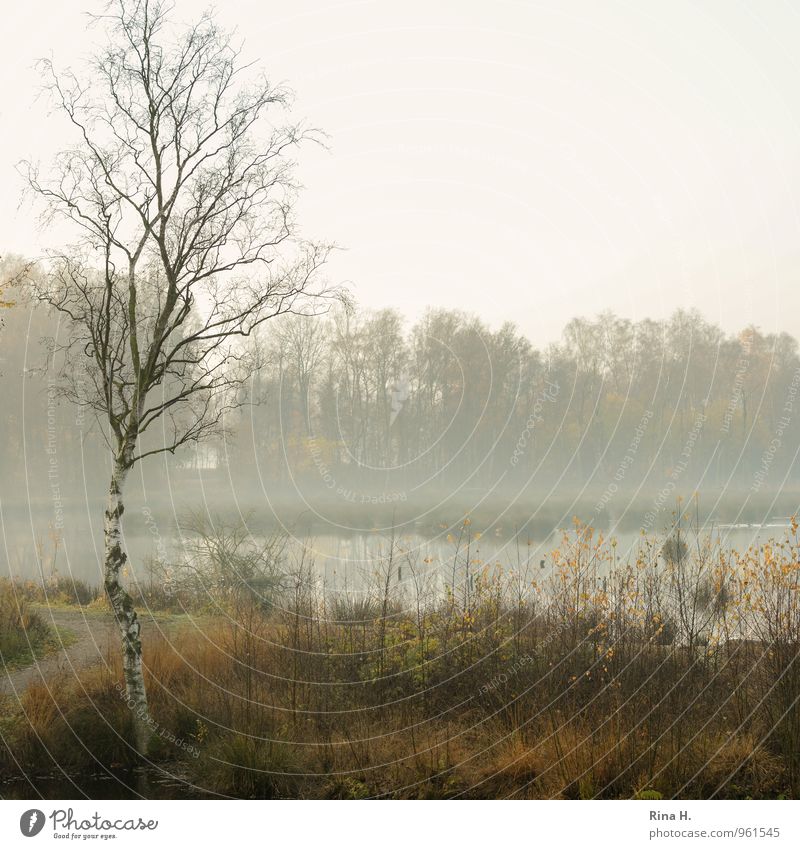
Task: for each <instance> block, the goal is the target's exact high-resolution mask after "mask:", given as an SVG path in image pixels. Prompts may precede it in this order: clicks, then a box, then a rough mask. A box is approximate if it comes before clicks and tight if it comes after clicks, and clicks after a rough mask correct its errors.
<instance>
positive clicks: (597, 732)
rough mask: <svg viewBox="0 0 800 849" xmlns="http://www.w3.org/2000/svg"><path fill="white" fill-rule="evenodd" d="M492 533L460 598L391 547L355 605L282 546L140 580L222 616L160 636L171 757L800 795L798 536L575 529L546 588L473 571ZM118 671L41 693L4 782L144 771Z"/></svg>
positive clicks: (581, 792)
mask: <svg viewBox="0 0 800 849" xmlns="http://www.w3.org/2000/svg"><path fill="white" fill-rule="evenodd" d="M474 536H475V535H474V534H473V533H472V531H471V529H470V528H469V527H468V526H466V525H465V526H464V532H463V535H462V536H461V538H460V540H459V542H458V545H457V547H456V549H455V552H454V558H453V563H452V580H451V581H449V582H447V583H445V585H444V586H443V587H442V586H441V585H438V584H436V583H435V582H434V581H433V579H432V577H431V573H430V570H429V566H430V564H426V563H424V562H418V561H415V559H414V557H413V555H411V554H409V553H407V552H401V551H399V550H398V551H394V550H393V551H390V552H389V555H388V556H387V559H386V560H385V561H383V562H381V563H376V564H375V574H374V581H373V584H372V585H371V587H370V588H369V589H367V590H366V591H364V592H360V593H357V594H356V593H352V594H339V595H337V596H331V595H329V594H328V595H326V594H325V593H323V592H322V590H321V588H320V586H319V583H318V582H317V581H316V579H315V577H314V573H313V569H312V567H311V565H310V564H304V563H295V564H286V563H285V562H282V561H281V552H280V548H279V547H274V548H272V549H271V550H269V551H268V550H266V549H265V548H264V546H261V547H260V548H258V549H256V548H254V547H253V545H252V544H251V543H250V542H249V541H248V538H247V535H246V534H241V535H238V534H235V533H234V534H230V535H228V536H226V537H225V539H224V540H223V543H224V544H220V539H219V538H218V536H217V537H214V538H211V537H208V538H206V542H205V543H204V545H205V547H203V546H200V547H199V548H198V551H197V558H198V559H197V560H195V561H194V562H193V563H192V564H191V565H190V567H187V568H180V567H176V566H175V565H174V564H173V565H172V566H170V567H169V572H170V577H169V579H165V580H164V581H161V582H153V583H151V584H150V585H149V586H148V587H142V588H139V595H140V597H139V603H140V604H142V603H146V604H148V605H149V606H150V607H157V606H159V605H166V604H167V603H168V604H169V605H171V606H173V607H175V606H177V607H179V608H182V609H183V610H185V611H189V612H191V611H192V610H202V611H203V617H202V618H197V619H195V618H193V617H191V616H190V617H188V618H187V621H186V624H185V625H184V626H183V627H182V628H181V629H180V630H177V631H176V632H175V633H174V634H169V635H163V634H159V633H157V632H156V633H154V632H153V631H154V630H155V629H151V631H150V632H146V633H145V634H144V645H145V664H146V668H147V681H148V688H149V694H150V702H151V710H152V715H153V717H154V726H153V734H154V744H153V751H152V759H153V761H154V762H155V763H157V764H158V763H161V764H164V765H165V768H166V769H168V770H175V771H177V772H178V773H180V774H181V775H184V776H186V777H187V780H188V781H189V782H190V783H191V784H194V785H196V786H197V787H199V788H202V789H203V790H206V791H210V792H213V793H219V794H223V795H231V796H244V797H303V798H306V797H308V798H361V797H392V798H441V797H447V798H451V797H481V798H497V797H505V796H510V797H514V798H550V797H558V798H595V797H600V798H629V797H637V796H638V797H647V798H659V797H664V798H670V797H673V796H678V797H696V798H709V797H712V796H713V797H721V798H745V797H753V798H777V797H781V796H791V797H795V798H796V797H797V796H798V795H800V746H799V745H798V744H799V743H800V710H799V709H798V698H799V697H800V663H798V651H799V650H800V591H799V590H798V587H799V586H800V585H799V583H798V581H799V580H800V566H798V563H799V562H800V556H799V555H800V552H799V551H798V539H797V526H796V525H794V524H793V525H792V527H791V528H790V529H789V531H788V533H787V535H786V537H785V539H783V540H781V541H779V542H776V543H773V544H771V545H768V546H763V547H761V548H758V549H751V550H749V551H747V552H732V551H721V550H715V549H711V548H710V547H709V546H707V545H705V544H704V543H703V542H702V541H701V540H693V541H690V542H687V541H685V540H683V539H682V538H681V537H674V538H672V540H671V541H670V542H669V543H667V544H666V545H665V544H664V542H663V541H660V542H657V541H649V542H648V541H646V542H644V543H643V545H642V548H641V550H640V552H639V554H638V556H637V558H636V559H635V560H634V561H632V562H628V563H618V562H617V560H616V552H615V549H614V546H613V545H610V544H608V543H607V542H606V541H605V540H603V539H602V538H598V536H597V535H596V534H595V533H594V532H593V531H592V530H591V529H587V528H584V527H580V526H578V527H577V528H576V530H575V532H574V533H572V534H570V535H567V536H565V539H564V543H563V545H562V546H561V548H559V549H557V550H556V551H554V552H553V553H552V555H551V556H550V558H549V562H548V569H547V570H546V577H544V578H543V577H542V576H541V573H540V572H539V571H537V572H536V573H535V574H533V573H528V572H526V571H525V570H519V571H510V572H509V571H506V572H501V571H500V570H499V569H497V568H496V567H494V566H493V565H491V564H483V563H478V562H475V560H474V558H472V557H471V554H470V551H471V546H472V543H473V540H474ZM199 566H202V570H201V571H200V572H199V573H198V571H197V569H198V567H199ZM198 576H200V577H198ZM134 589H135V588H134ZM121 681H122V675H121V669H120V666H119V661H118V659H117V658H116V653H113V654H112V655H111V656H110V657H109V661H108V663H107V664H105V665H103V666H101V667H97V668H93V669H88V670H85V671H84V672H82V673H81V677H80V680H79V681H78V680H74V679H72V680H68V679H64V680H63V681H61V682H59V683H58V686H51V687H49V688H47V689H46V688H44V687H33V688H31V689H29V690H28V691H27V692H26V693H25V695H24V696H23V698H22V700H21V703H20V704H19V707H18V710H17V713H16V714H15V716H14V717H13V721H11V722H9V723H7V724H6V731H5V733H4V735H3V736H4V744H5V747H6V748H5V751H3V752H0V770H2V771H4V773H5V774H6V775H12V774H14V773H15V772H19V770H20V769H21V770H22V771H24V772H25V773H26V774H28V775H32V776H35V775H37V774H45V773H48V772H50V771H52V769H53V768H54V767H55V766H58V767H61V768H65V769H71V770H82V771H92V770H95V771H96V770H99V769H102V768H104V767H111V766H114V767H119V766H126V765H128V766H132V765H134V764H135V763H136V758H135V756H134V754H133V751H132V749H131V747H130V744H129V741H130V739H131V732H130V721H129V714H128V711H127V708H126V706H125V703H124V699H123V697H122V695H121V685H120V682H121Z"/></svg>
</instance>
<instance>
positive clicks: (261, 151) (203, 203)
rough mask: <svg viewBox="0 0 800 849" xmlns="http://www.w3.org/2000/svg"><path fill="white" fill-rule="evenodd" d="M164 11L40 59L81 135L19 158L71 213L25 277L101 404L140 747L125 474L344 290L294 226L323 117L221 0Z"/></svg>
mask: <svg viewBox="0 0 800 849" xmlns="http://www.w3.org/2000/svg"><path fill="white" fill-rule="evenodd" d="M170 12H171V6H170V5H168V4H166V3H163V2H161V0H112V2H110V3H109V5H108V7H107V8H106V13H105V14H104V15H102V16H100V17H99V18H97V19H96V20H97V22H98V23H99V24H100V25H101V26H102V27H104V33H105V36H106V38H107V41H106V46H105V47H104V48H103V49H102V50H100V51H99V52H98V53H97V54H96V55H95V56H94V58H93V59H92V60H90V65H89V67H88V68H86V69H85V72H84V74H83V75H81V74H77V73H74V72H72V71H57V70H56V69H55V68H54V66H53V64H52V63H51V62H50V61H43V62H42V63H41V71H42V75H43V78H44V79H45V81H46V86H47V88H48V90H49V92H50V94H51V95H52V97H53V101H54V105H55V107H56V108H57V110H58V111H60V112H61V113H63V115H65V116H66V118H67V119H68V121H69V122H70V123H71V125H72V127H73V129H74V131H75V135H76V142H75V144H74V145H73V146H72V147H70V148H68V149H66V150H64V151H63V152H62V153H60V154H59V156H58V157H57V159H56V161H55V163H54V166H53V168H52V169H51V170H50V171H49V172H48V173H47V174H43V173H42V172H40V170H39V168H38V167H37V166H35V165H33V164H32V163H23V165H22V170H23V173H24V175H25V177H26V178H27V180H28V183H29V185H30V187H31V189H32V190H33V191H34V192H35V193H36V194H37V195H38V196H39V197H40V198H41V199H43V200H44V202H45V204H46V206H45V210H46V211H45V214H44V215H45V223H47V222H48V221H49V220H50V219H51V218H56V217H59V218H62V219H63V218H66V219H67V220H68V221H69V222H71V223H72V224H73V225H75V226H76V228H77V234H78V236H77V241H76V243H75V245H73V246H70V248H69V249H66V250H63V251H61V252H59V253H58V254H53V255H52V256H51V257H50V259H49V261H48V263H47V264H46V272H47V273H46V274H38V275H35V276H34V275H31V278H30V285H31V287H32V289H33V290H34V295H35V297H38V298H39V299H41V300H43V301H44V302H45V303H46V304H48V305H49V306H50V307H52V308H54V309H55V310H57V311H58V312H59V313H60V314H61V315H62V316H63V317H64V318H65V319H66V320H67V326H68V330H67V336H68V339H67V340H66V341H65V342H63V344H61V345H60V353H61V355H62V357H61V362H62V363H63V368H62V377H63V381H62V386H63V391H64V393H65V394H66V396H67V397H69V398H70V399H71V400H72V401H74V402H75V403H77V404H80V405H82V406H84V407H88V408H91V409H92V410H93V411H94V412H95V413H96V414H97V415H98V417H99V418H100V419H101V421H102V422H103V423H104V425H105V426H106V429H107V434H108V441H109V445H110V447H111V449H112V473H111V480H110V484H109V488H108V498H107V504H106V508H105V524H104V533H105V563H104V577H105V589H106V592H107V594H108V598H109V600H110V603H111V607H112V609H113V612H114V616H115V619H116V622H117V624H118V625H119V629H120V633H121V636H122V648H123V662H124V672H125V685H126V690H127V695H128V699H129V704H131V705H132V709H133V714H134V724H135V729H136V746H137V748H138V750H139V751H140V752H142V753H146V751H147V747H148V740H149V737H150V726H151V725H152V722H151V719H150V716H149V711H148V704H147V694H146V692H145V684H144V677H143V673H142V643H141V635H140V623H139V620H138V618H137V613H136V611H135V609H134V605H133V603H132V599H131V597H130V595H129V594H128V592H127V591H126V589H125V587H124V586H123V583H122V581H121V572H122V569H123V566H124V564H125V562H126V554H125V551H124V548H123V540H122V536H121V522H120V519H121V517H122V513H123V509H124V507H123V492H124V485H125V480H126V477H127V476H128V474H129V472H130V470H131V468H132V467H133V466H134V464H135V463H137V462H138V461H139V460H141V459H142V458H143V457H146V456H148V455H149V454H154V453H158V452H163V451H170V452H174V451H175V450H176V449H178V448H179V447H180V446H183V445H186V444H187V443H193V442H197V441H199V440H202V439H203V438H204V437H206V436H208V435H210V434H213V433H217V432H219V430H220V428H221V427H222V426H223V424H224V418H225V414H226V411H228V410H229V409H230V408H231V407H233V406H236V405H237V404H238V403H240V399H241V398H242V397H243V393H242V392H241V389H242V385H243V383H244V381H245V380H247V377H248V375H250V374H251V373H252V369H253V368H254V367H255V366H256V362H255V360H254V359H253V358H252V356H250V355H249V354H248V350H251V349H250V347H249V346H246V345H245V344H244V342H245V337H248V336H250V334H251V333H252V332H253V331H254V330H255V329H256V328H257V327H258V326H259V325H261V324H263V322H265V321H267V320H268V319H271V318H273V317H275V316H278V315H281V314H284V313H288V312H301V313H305V314H307V313H309V312H316V311H318V310H320V309H322V308H323V304H324V299H325V298H329V297H333V296H334V294H335V292H333V291H332V290H329V289H326V288H325V286H324V284H323V283H321V282H320V280H319V277H320V275H319V273H318V272H319V269H320V266H321V265H322V264H323V263H324V262H325V260H326V258H327V256H328V253H329V250H330V249H329V247H328V246H325V245H319V244H313V243H309V242H304V241H302V240H300V239H299V237H298V233H297V227H296V223H295V220H294V217H293V206H294V200H295V197H296V190H297V185H296V183H295V180H294V177H293V174H294V161H293V159H292V154H293V151H295V150H296V149H297V147H298V145H300V144H301V143H303V142H304V141H305V140H308V139H312V138H313V137H314V133H313V132H312V131H309V130H307V129H305V128H304V127H303V126H302V125H298V124H296V123H291V122H290V121H289V119H288V117H287V109H288V106H289V105H290V97H289V93H288V92H287V91H286V90H285V89H284V88H283V87H281V86H274V85H272V84H270V83H269V82H268V80H267V79H266V78H264V77H262V76H255V75H254V72H253V69H252V68H251V67H250V66H248V65H246V64H245V63H244V62H243V61H242V59H241V50H240V48H239V47H238V46H237V45H235V44H234V42H233V40H232V37H231V35H230V34H229V33H226V32H224V31H223V30H221V29H220V28H219V27H218V26H217V24H216V23H215V21H214V20H213V18H212V17H211V16H210V15H209V14H206V15H204V16H203V17H201V18H200V20H199V21H198V22H197V23H196V24H194V25H191V26H188V27H183V28H178V27H174V26H173V25H172V24H171V22H170V20H169V16H170ZM151 429H152V430H151Z"/></svg>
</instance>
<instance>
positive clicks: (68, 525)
mask: <svg viewBox="0 0 800 849" xmlns="http://www.w3.org/2000/svg"><path fill="white" fill-rule="evenodd" d="M129 512H130V511H129ZM0 519H1V520H2V522H1V524H0V532H2V540H0V542H1V543H2V547H0V575H3V576H13V577H22V578H34V579H35V578H37V577H38V576H40V575H41V574H43V575H45V576H48V575H50V574H52V573H53V571H54V570H55V571H57V572H58V573H60V574H62V575H72V576H73V577H75V578H77V579H81V580H84V581H87V582H89V583H91V584H100V583H101V581H102V573H101V566H100V564H101V562H102V551H103V540H102V509H101V508H100V507H98V508H97V509H95V510H86V511H83V512H80V513H77V512H76V513H73V514H70V515H68V516H64V517H63V521H62V522H54V521H53V518H52V515H50V516H48V514H47V512H46V511H32V510H28V509H25V508H22V507H18V508H17V509H15V510H14V509H9V508H8V507H4V508H3V509H2V511H0ZM787 525H788V519H785V520H784V519H780V518H775V519H771V520H769V521H767V522H764V523H762V524H757V525H755V524H740V525H716V524H715V525H709V526H708V527H707V528H705V530H704V531H703V533H705V534H708V535H710V536H711V538H712V540H713V541H714V542H718V543H720V544H721V545H723V546H726V547H732V548H738V549H744V548H747V547H748V546H750V545H752V544H758V543H764V542H767V541H768V540H769V539H771V538H778V537H782V536H783V534H784V532H785V530H786V527H787ZM470 531H472V532H473V533H475V532H479V531H480V529H479V528H470ZM259 533H263V531H262V532H259ZM608 535H609V534H608V533H607V536H608ZM457 536H458V531H457V530H456V531H453V530H449V529H442V530H441V531H440V532H439V533H435V534H431V533H421V532H418V531H415V530H412V531H409V532H404V533H399V534H397V535H396V536H395V538H394V542H393V543H392V538H391V536H390V534H388V533H386V532H377V531H375V532H359V533H349V532H345V531H334V530H331V529H330V528H326V529H325V530H323V531H321V532H320V533H315V534H313V535H308V534H304V535H301V536H296V537H295V536H291V537H290V540H289V544H288V547H287V552H288V555H289V556H288V559H289V561H290V562H296V561H297V560H298V559H299V557H300V556H301V555H304V556H305V558H306V562H307V563H308V562H313V568H314V570H315V571H316V573H317V574H318V575H319V577H320V580H321V582H322V583H323V584H324V586H325V587H326V589H328V590H329V591H332V592H346V591H361V590H363V588H364V587H365V586H366V585H367V584H368V583H370V582H371V581H374V580H377V578H378V575H379V574H380V572H381V566H380V564H381V561H385V560H386V558H387V557H388V554H389V552H390V550H391V549H392V545H394V551H395V561H394V562H395V564H396V566H400V569H399V572H398V571H397V569H395V578H396V579H398V578H399V580H400V581H401V582H403V583H406V582H409V581H411V579H412V574H411V572H410V569H409V565H408V564H409V562H410V563H413V564H414V565H415V569H414V571H415V573H416V575H417V577H418V578H419V576H429V577H430V578H431V580H432V581H443V580H447V579H448V577H449V576H450V575H451V574H452V564H453V561H454V557H455V554H456V549H457V539H456V538H457ZM613 536H614V537H615V538H616V539H617V541H618V545H617V558H618V560H620V561H624V560H625V559H626V558H627V557H629V556H630V555H631V554H632V553H635V549H636V547H637V546H638V545H640V544H641V541H642V538H641V534H640V533H639V532H633V531H626V532H624V533H615V534H613ZM561 541H562V532H561V531H560V530H553V531H552V532H550V533H543V534H540V535H539V536H538V537H536V538H530V537H528V536H527V535H526V536H522V535H517V536H514V535H509V534H505V533H499V532H490V533H486V534H483V535H482V536H481V538H480V540H478V541H477V542H476V541H475V540H474V539H473V540H472V542H471V545H470V552H469V556H470V560H472V561H473V562H478V563H483V564H497V565H499V566H500V567H501V568H503V569H515V570H524V571H527V572H528V573H530V572H531V571H538V570H541V569H542V567H541V562H542V561H543V560H544V561H545V565H544V567H543V568H544V570H545V571H546V570H547V569H549V568H551V566H550V558H549V554H550V553H551V552H552V550H553V549H554V548H556V547H558V546H560V544H561ZM465 543H466V537H464V539H463V540H462V550H461V554H462V556H463V555H464V554H465V553H466V552H465ZM125 545H126V549H127V551H128V554H129V560H130V564H131V569H132V571H133V572H134V574H136V575H137V576H139V577H140V578H146V577H147V568H146V564H147V561H148V559H150V558H156V557H161V558H162V559H167V560H177V559H179V558H180V557H181V555H182V542H181V539H180V537H179V535H178V533H177V530H176V523H175V519H174V516H172V515H171V514H170V513H169V512H168V511H164V513H163V514H159V513H158V512H157V511H153V512H149V511H147V510H141V509H140V510H137V511H136V512H135V513H133V519H132V520H131V518H130V516H129V517H128V521H127V526H126V532H125Z"/></svg>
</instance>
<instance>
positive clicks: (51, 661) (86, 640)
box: [0, 608, 119, 698]
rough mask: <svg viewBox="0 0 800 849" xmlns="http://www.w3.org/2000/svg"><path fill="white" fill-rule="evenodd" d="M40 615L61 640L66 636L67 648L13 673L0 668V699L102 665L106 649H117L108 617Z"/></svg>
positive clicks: (73, 612)
mask: <svg viewBox="0 0 800 849" xmlns="http://www.w3.org/2000/svg"><path fill="white" fill-rule="evenodd" d="M40 615H41V616H42V618H43V619H44V620H45V622H47V624H48V625H50V626H51V627H52V628H53V630H56V629H58V631H59V633H60V635H61V638H62V639H65V637H66V635H69V640H67V641H68V642H69V645H67V646H62V648H61V649H59V650H57V651H54V652H51V653H49V654H48V655H46V656H45V657H43V658H41V659H40V660H38V661H35V662H34V663H32V664H31V665H30V666H25V667H23V668H21V669H15V670H14V671H13V672H8V671H7V670H5V669H3V668H2V667H0V697H10V698H15V697H18V696H20V695H21V694H22V692H23V691H24V690H25V689H26V687H28V686H29V685H30V684H32V683H34V682H39V681H45V682H48V681H52V679H53V677H54V676H55V675H56V674H58V673H60V672H65V673H66V674H67V675H74V674H75V673H76V672H77V671H78V670H80V669H82V668H83V667H85V666H90V665H91V664H94V663H102V662H103V661H104V659H105V658H106V656H107V654H108V651H109V649H115V648H117V644H118V642H119V632H118V631H117V630H116V626H115V625H114V621H113V619H112V618H111V614H98V613H96V612H90V613H84V612H83V611H81V610H77V609H76V610H59V609H56V608H43V609H42V610H41V614H40Z"/></svg>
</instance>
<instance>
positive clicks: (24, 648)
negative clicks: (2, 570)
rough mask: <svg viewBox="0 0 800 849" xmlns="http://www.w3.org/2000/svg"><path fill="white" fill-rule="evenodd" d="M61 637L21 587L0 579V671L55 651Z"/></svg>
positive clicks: (13, 667) (11, 668) (24, 663)
mask: <svg viewBox="0 0 800 849" xmlns="http://www.w3.org/2000/svg"><path fill="white" fill-rule="evenodd" d="M57 645H58V636H57V634H56V633H55V632H54V631H53V629H52V628H50V627H49V626H48V625H47V623H46V622H45V619H44V618H43V617H42V616H40V615H39V613H38V612H37V611H36V610H35V609H34V608H33V607H32V606H31V604H30V596H29V594H28V593H26V592H25V591H24V590H23V588H22V587H20V586H19V585H15V584H13V583H12V582H11V581H9V580H7V579H0V669H6V670H13V669H16V668H17V667H20V666H25V665H27V664H29V663H32V662H33V661H34V660H36V659H38V658H40V657H42V656H44V655H45V654H47V653H48V652H49V651H53V650H54V649H55V648H56V647H57Z"/></svg>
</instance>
